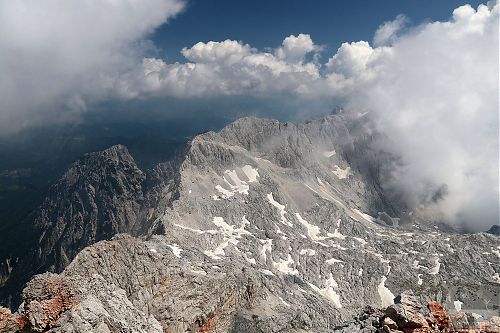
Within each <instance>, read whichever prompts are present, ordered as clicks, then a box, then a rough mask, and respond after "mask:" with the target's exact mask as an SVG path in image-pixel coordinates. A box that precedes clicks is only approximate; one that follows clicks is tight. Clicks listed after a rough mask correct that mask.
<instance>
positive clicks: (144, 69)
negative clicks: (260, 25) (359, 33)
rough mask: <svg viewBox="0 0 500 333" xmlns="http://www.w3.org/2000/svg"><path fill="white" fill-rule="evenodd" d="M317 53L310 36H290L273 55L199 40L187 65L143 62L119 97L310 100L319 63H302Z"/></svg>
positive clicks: (122, 82)
mask: <svg viewBox="0 0 500 333" xmlns="http://www.w3.org/2000/svg"><path fill="white" fill-rule="evenodd" d="M285 49H286V50H285ZM315 49H316V46H315V45H314V44H313V43H312V41H311V40H310V37H309V36H307V35H300V36H298V37H296V36H289V37H287V38H286V39H285V41H284V42H283V47H280V48H278V49H276V51H275V52H260V51H258V50H256V49H254V48H251V47H250V46H249V45H247V44H243V43H241V42H239V41H234V40H225V41H222V42H213V41H211V42H208V43H201V42H200V43H197V44H195V45H194V46H192V47H191V48H184V49H183V50H182V54H183V55H184V56H185V57H186V59H187V60H188V62H186V63H173V64H168V63H166V62H164V61H163V60H162V59H154V58H146V59H143V61H142V64H141V66H139V67H138V68H136V69H135V70H134V71H133V72H131V73H128V74H127V75H125V76H123V77H121V78H120V79H119V80H117V87H119V89H118V93H119V94H120V95H121V96H126V97H136V96H140V95H148V94H153V95H160V96H175V97H193V96H213V95H245V94H250V95H260V96H262V95H266V96H268V95H271V94H275V93H283V92H287V93H292V94H298V95H300V96H303V97H308V96H309V93H310V92H311V91H312V89H311V87H312V86H313V85H316V84H321V83H320V81H321V79H322V78H321V75H320V70H319V66H318V64H316V63H315V62H313V61H305V60H304V57H305V55H306V54H307V53H309V52H312V51H313V50H315Z"/></svg>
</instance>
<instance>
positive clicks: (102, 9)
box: [0, 0, 183, 132]
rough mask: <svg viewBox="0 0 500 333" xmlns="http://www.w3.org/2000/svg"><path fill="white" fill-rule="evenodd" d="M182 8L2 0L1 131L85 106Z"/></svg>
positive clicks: (162, 2) (168, 3) (122, 1)
mask: <svg viewBox="0 0 500 333" xmlns="http://www.w3.org/2000/svg"><path fill="white" fill-rule="evenodd" d="M182 8H183V1H181V0H141V1H135V0H119V1H116V0H103V1H67V0H46V1H37V0H16V1H9V0H0V54H1V56H0V68H1V71H2V74H1V75H0V109H1V111H0V131H1V132H5V131H9V130H11V129H16V128H19V127H22V126H25V125H30V124H33V123H37V122H39V121H43V120H44V119H45V118H47V117H50V118H52V119H54V118H64V117H68V116H70V115H71V114H73V113H74V112H78V111H79V110H81V109H84V108H85V107H86V103H87V102H88V101H89V100H90V99H95V98H97V97H99V96H101V95H103V94H105V91H106V89H107V88H108V86H109V84H110V82H112V81H113V78H114V77H116V75H118V74H119V73H122V72H124V71H128V70H129V68H130V67H131V66H134V65H135V64H136V63H137V61H140V59H141V57H142V51H143V50H144V48H145V47H147V43H145V42H144V40H143V38H144V37H145V36H146V35H147V34H148V33H150V32H152V31H153V30H154V29H155V28H156V27H158V26H159V25H161V24H162V23H164V22H165V21H167V20H168V18H170V17H172V16H174V15H176V14H177V13H179V12H180V11H181V10H182Z"/></svg>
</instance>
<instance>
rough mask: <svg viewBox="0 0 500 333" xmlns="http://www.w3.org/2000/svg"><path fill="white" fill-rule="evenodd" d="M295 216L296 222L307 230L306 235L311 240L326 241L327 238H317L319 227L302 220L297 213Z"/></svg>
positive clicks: (319, 231)
mask: <svg viewBox="0 0 500 333" xmlns="http://www.w3.org/2000/svg"><path fill="white" fill-rule="evenodd" d="M295 216H296V217H297V220H299V222H300V223H301V224H302V225H303V226H304V227H305V228H306V229H307V234H308V235H309V237H310V238H311V239H312V240H315V241H318V240H325V239H327V237H323V236H319V234H320V233H321V230H320V228H319V227H317V226H315V225H313V224H310V223H309V222H307V221H306V220H304V219H303V218H302V216H300V214H299V213H295Z"/></svg>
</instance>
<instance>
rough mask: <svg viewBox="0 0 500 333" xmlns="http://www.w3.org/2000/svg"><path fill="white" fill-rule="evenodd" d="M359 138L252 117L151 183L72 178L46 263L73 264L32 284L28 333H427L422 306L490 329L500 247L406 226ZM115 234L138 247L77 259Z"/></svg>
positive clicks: (322, 124) (330, 122) (328, 125)
mask: <svg viewBox="0 0 500 333" xmlns="http://www.w3.org/2000/svg"><path fill="white" fill-rule="evenodd" d="M351 130H352V127H351V125H349V124H348V123H346V121H345V119H343V118H342V117H341V116H338V115H333V116H330V117H328V118H326V119H323V120H317V121H311V122H307V123H304V124H298V125H293V124H283V123H279V122H278V121H274V120H260V119H255V118H245V119H242V120H240V121H237V122H235V123H233V124H231V125H229V126H228V127H226V128H225V129H223V130H222V131H220V132H218V133H215V132H208V133H205V134H202V135H200V136H198V137H196V138H194V139H193V140H192V142H191V144H190V145H189V146H188V147H187V149H186V153H185V156H184V157H183V159H182V161H181V163H178V164H170V165H165V166H163V167H160V166H159V167H158V168H157V169H155V171H154V172H150V173H147V174H144V173H141V172H139V171H136V170H135V168H134V167H133V165H132V164H130V165H129V164H127V163H126V162H123V161H122V160H121V159H119V160H118V162H117V163H116V162H113V161H114V159H113V158H110V159H104V160H103V161H101V160H100V159H97V161H96V163H102V165H101V167H103V168H104V171H102V172H99V171H96V174H94V173H93V172H90V175H91V177H90V179H91V180H93V179H94V178H95V179H98V180H99V185H97V184H96V185H95V186H94V185H92V186H93V187H94V188H95V189H96V186H100V187H99V190H96V191H94V192H92V193H94V194H93V195H92V196H91V195H90V193H91V192H89V191H87V190H85V189H86V188H88V186H87V184H89V182H90V181H89V179H88V178H87V177H86V176H82V177H80V174H81V172H76V171H72V172H73V173H75V174H76V175H75V176H74V177H73V176H71V177H69V178H71V179H74V178H75V179H77V181H75V182H72V183H71V184H83V185H85V186H74V187H72V188H71V189H72V191H73V192H68V193H67V194H65V195H62V194H61V193H62V192H57V193H60V194H59V195H60V196H61V200H59V197H58V196H56V197H55V198H56V199H55V200H51V201H49V203H51V204H50V205H49V206H43V207H56V209H55V210H54V212H57V213H54V214H55V215H54V216H56V217H57V218H55V219H48V220H47V221H51V222H50V223H47V226H48V228H47V229H46V230H47V231H46V234H45V235H42V237H41V240H42V242H41V243H40V244H41V245H43V244H53V245H51V246H48V247H46V248H45V249H46V250H43V251H42V253H48V254H50V256H49V258H51V257H55V258H73V260H72V261H71V263H70V264H69V265H68V266H67V267H66V268H65V269H64V270H63V271H62V272H61V273H59V274H44V275H40V276H37V277H36V278H34V279H33V280H31V281H30V282H29V283H28V285H27V288H26V289H25V291H24V292H23V300H24V303H23V306H21V307H20V308H19V309H18V312H17V313H16V314H14V315H13V316H14V317H13V318H14V319H15V318H18V317H16V316H20V317H21V318H28V319H29V320H30V323H31V319H30V318H41V319H40V320H33V321H32V323H31V324H30V325H33V327H37V328H36V330H38V331H46V330H50V331H51V332H67V331H74V332H81V331H86V332H101V331H106V332H107V331H109V332H123V331H133V332H294V333H305V332H317V333H325V332H332V331H334V330H336V329H337V328H339V327H340V328H342V327H343V325H342V323H344V322H349V321H350V320H352V318H353V317H355V316H356V315H358V314H359V313H360V312H361V311H362V310H363V309H364V308H365V307H366V306H367V305H368V306H370V307H372V308H374V309H383V310H381V311H382V312H381V313H382V314H381V316H382V317H384V318H382V319H380V318H377V322H378V324H377V325H379V326H377V327H375V326H374V327H371V328H369V330H367V331H366V332H377V329H379V328H381V327H382V326H380V324H379V323H380V320H385V317H389V319H390V320H392V322H389V320H387V322H388V324H390V325H392V326H393V327H397V329H399V328H400V327H402V328H403V329H406V328H407V327H406V326H405V325H407V322H409V320H408V317H405V318H400V317H398V316H399V314H401V313H402V311H403V310H404V311H403V312H404V313H406V315H408V313H409V311H410V310H411V309H417V310H415V311H414V313H413V314H412V318H410V320H411V321H412V322H416V321H419V322H420V323H421V324H422V325H423V322H424V321H426V320H427V319H426V317H425V316H426V313H421V312H422V311H424V312H425V307H421V306H419V304H427V303H428V302H434V301H438V302H440V303H441V304H442V305H443V306H444V308H445V309H446V310H447V311H449V312H450V313H451V312H453V313H454V312H460V310H461V309H474V313H479V314H481V315H483V316H485V317H486V316H491V315H492V312H494V311H497V310H498V308H499V304H498V301H497V296H498V283H499V282H500V279H499V277H498V274H499V272H500V267H499V265H498V260H497V258H498V253H499V252H498V251H499V249H500V240H499V238H498V236H495V235H492V234H488V233H478V234H472V235H467V234H457V233H452V232H448V231H443V230H438V229H435V228H432V227H430V226H429V224H428V222H426V221H423V220H422V219H421V218H420V216H419V214H418V211H412V212H411V214H409V213H407V214H406V215H403V214H402V213H401V212H402V211H403V210H402V209H401V206H399V205H398V204H396V203H394V202H393V201H391V200H390V197H388V196H387V193H385V192H384V191H383V189H382V188H381V187H380V184H379V180H378V179H377V173H376V172H375V171H376V168H371V167H367V168H366V170H369V172H365V171H363V170H365V169H363V168H361V167H358V166H359V165H363V164H365V163H371V161H372V160H371V159H367V158H366V157H365V156H364V155H363V154H362V152H363V150H366V145H365V144H366V142H364V141H363V140H355V139H354V138H353V137H352V136H351V135H350V131H351ZM368 139H369V138H368ZM113 154H114V153H111V155H113ZM113 156H114V155H113ZM86 158H87V159H89V158H90V157H88V156H87V157H86ZM77 163H78V162H77ZM86 164H87V163H83V164H82V165H81V166H77V168H75V170H91V169H92V167H91V166H89V167H88V168H89V169H87V166H86ZM78 168H79V169H78ZM92 170H93V169H92ZM99 170H100V169H99ZM374 170H375V171H374ZM144 179H145V180H144ZM161 179H163V180H161ZM168 179H169V180H168ZM150 181H152V183H151V184H156V185H145V184H150V183H149V182H150ZM117 184H118V185H117ZM136 185H139V186H136ZM56 186H57V185H56ZM150 187H151V188H153V189H148V188H150ZM63 188H64V189H67V188H68V187H63ZM118 189H119V190H118ZM82 193H83V194H82ZM97 193H100V194H97ZM66 197H67V199H64V198H66ZM89 198H91V199H92V200H90V199H89ZM63 199H64V200H63ZM47 211H48V208H47ZM75 213H76V214H75ZM45 215H46V216H49V215H48V214H45ZM59 217H60V218H59ZM59 221H63V222H64V221H69V222H64V223H63V222H61V223H60V224H59ZM75 221H76V222H75ZM424 222H425V223H424ZM87 224H88V225H90V226H91V227H90V229H87ZM109 224H110V225H111V226H113V228H112V229H111V230H114V231H116V232H126V233H128V235H125V234H120V235H116V236H114V237H112V238H111V239H107V240H102V241H99V242H97V243H96V244H93V245H90V246H86V247H84V248H83V249H82V248H78V247H79V246H80V245H82V246H83V244H84V243H86V242H87V241H89V242H90V243H91V242H94V241H97V240H99V239H98V237H95V235H97V234H98V233H96V232H95V231H96V230H103V229H102V227H103V226H104V225H109ZM115 225H116V228H115V227H114V226H115ZM59 226H60V227H59ZM82 230H84V231H85V230H91V231H92V232H89V233H82V232H81V231H82ZM87 234H90V235H94V238H85V237H81V236H82V235H87ZM110 234H111V233H108V234H106V236H105V237H108V238H110V237H111V235H110ZM46 235H48V236H46ZM52 235H54V236H52ZM75 235H76V236H75ZM52 239H54V240H55V242H52V243H50V242H46V240H52ZM74 240H78V242H76V243H75V241H74ZM54 244H55V245H54ZM60 244H63V246H60ZM73 247H74V248H78V251H79V252H78V255H77V256H76V252H71V251H72V250H71V249H73ZM52 249H55V251H52ZM80 249H81V250H80ZM62 253H64V256H62V255H59V254H62ZM68 254H69V255H68ZM58 255H59V257H57V256H58ZM43 258H44V257H42V259H43ZM45 260H49V259H45ZM47 262H50V260H49V261H47ZM59 262H61V263H63V265H64V264H66V263H68V262H69V260H67V261H63V260H60V261H59ZM54 267H55V266H54ZM50 286H56V287H54V288H55V289H54V288H52V287H50ZM49 287H50V288H52V289H50V288H49ZM47 288H49V289H50V290H63V291H64V293H63V294H64V295H65V296H64V297H63V296H59V294H58V293H57V292H55V293H53V294H50V293H49V294H47V293H44V292H43V290H46V289H47ZM406 290H411V293H403V292H404V291H406ZM398 294H401V297H395V295H398ZM54 299H56V300H59V301H55V300H54ZM53 302H56V303H57V304H58V305H61V304H62V305H64V306H62V307H58V310H57V314H56V315H53V316H47V315H46V312H45V310H44V307H43V306H42V307H40V306H39V304H42V305H44V304H52V303H53ZM435 308H437V307H434V308H433V309H435ZM459 308H460V309H459ZM385 309H390V310H387V311H388V312H390V313H391V315H384V313H385V311H386V310H385ZM428 309H430V308H429V307H428ZM39 310H40V311H39ZM391 311H392V312H391ZM429 311H431V310H429ZM393 312H394V313H393ZM6 316H7V315H6ZM391 316H392V317H391ZM413 317H414V318H413ZM9 318H11V319H12V317H9ZM422 318H423V319H422ZM405 320H406V322H405ZM39 323H42V324H41V326H40V325H39ZM37 325H38V326H37ZM394 325H396V326H394ZM372 326H373V325H372ZM386 326H387V325H386ZM429 327H430V326H429ZM348 332H349V331H348ZM352 332H357V331H355V330H354V331H352ZM415 332H417V331H415ZM433 332H434V331H433Z"/></svg>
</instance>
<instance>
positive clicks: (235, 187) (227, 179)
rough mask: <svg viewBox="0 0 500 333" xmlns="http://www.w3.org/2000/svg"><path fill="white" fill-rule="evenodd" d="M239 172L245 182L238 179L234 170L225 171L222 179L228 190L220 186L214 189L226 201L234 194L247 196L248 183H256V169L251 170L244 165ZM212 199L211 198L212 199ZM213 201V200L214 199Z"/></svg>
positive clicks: (251, 168) (257, 175)
mask: <svg viewBox="0 0 500 333" xmlns="http://www.w3.org/2000/svg"><path fill="white" fill-rule="evenodd" d="M241 171H242V172H243V173H244V174H245V176H246V177H247V179H248V180H247V181H244V180H242V179H240V177H239V176H238V174H237V173H236V170H226V171H224V175H223V176H222V179H224V183H225V184H226V185H227V186H228V187H229V190H228V189H226V188H224V187H222V186H221V185H217V186H215V189H216V190H217V191H219V192H220V193H221V195H222V197H223V198H224V199H228V198H230V197H232V196H234V195H235V194H236V193H239V194H248V190H249V189H250V186H249V185H248V183H254V182H256V181H257V177H259V173H258V171H257V169H255V168H253V167H252V166H250V165H245V166H243V167H241ZM212 198H213V197H212ZM214 200H215V199H214Z"/></svg>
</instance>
